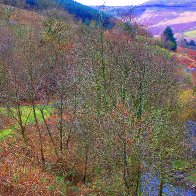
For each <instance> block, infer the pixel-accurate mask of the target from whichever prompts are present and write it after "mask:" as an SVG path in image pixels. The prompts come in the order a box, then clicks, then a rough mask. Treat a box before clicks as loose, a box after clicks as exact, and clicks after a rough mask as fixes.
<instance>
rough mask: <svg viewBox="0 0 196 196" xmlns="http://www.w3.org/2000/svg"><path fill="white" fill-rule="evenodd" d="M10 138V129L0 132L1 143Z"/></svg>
mask: <svg viewBox="0 0 196 196" xmlns="http://www.w3.org/2000/svg"><path fill="white" fill-rule="evenodd" d="M11 136H12V132H11V130H10V129H5V130H0V141H3V140H5V139H6V138H8V137H11Z"/></svg>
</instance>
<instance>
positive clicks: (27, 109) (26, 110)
mask: <svg viewBox="0 0 196 196" xmlns="http://www.w3.org/2000/svg"><path fill="white" fill-rule="evenodd" d="M41 107H42V106H40V105H38V106H36V109H35V112H36V116H37V120H38V122H39V123H41V122H42V121H43V118H42V114H41V111H40V108H41ZM20 110H21V114H22V122H23V124H34V123H35V119H34V114H33V109H32V107H31V106H21V107H20ZM43 111H44V116H45V118H48V117H49V116H50V115H51V114H52V113H53V112H54V108H53V107H50V106H44V107H43ZM0 114H2V115H4V116H7V117H10V118H17V110H16V108H10V110H7V109H5V108H0Z"/></svg>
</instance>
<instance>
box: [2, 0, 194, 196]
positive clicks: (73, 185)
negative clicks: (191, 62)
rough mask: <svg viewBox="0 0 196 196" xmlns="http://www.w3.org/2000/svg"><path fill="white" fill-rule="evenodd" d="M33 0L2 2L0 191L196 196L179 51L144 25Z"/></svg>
mask: <svg viewBox="0 0 196 196" xmlns="http://www.w3.org/2000/svg"><path fill="white" fill-rule="evenodd" d="M46 1H47V0H46ZM10 2H12V3H13V1H10ZM28 2H29V3H30V4H28V6H27V4H23V6H24V7H23V9H19V8H18V7H19V6H18V7H13V6H14V5H15V4H13V5H12V7H11V6H8V5H5V4H4V5H1V4H0V195H3V196H4V195H5V196H12V195H19V196H20V195H21V196H23V195H29V196H31V195H41V196H42V195H43V196H49V195H51V196H61V195H62V196H79V195H84V196H87V195H89V196H90V195H103V196H110V195H127V196H128V195H133V196H135V195H158V194H159V193H163V194H164V195H176V193H177V194H179V195H187V194H188V195H191V196H194V195H195V193H196V190H195V183H196V179H195V175H196V173H195V165H196V162H195V159H194V158H193V157H194V155H195V151H192V148H193V147H194V143H193V142H192V141H189V140H191V139H192V138H193V137H192V135H190V136H189V135H188V138H187V133H188V132H191V133H192V131H191V129H190V130H189V128H187V129H188V130H187V129H185V124H186V122H187V121H191V120H194V119H195V115H196V113H195V108H196V107H194V106H195V102H194V89H192V84H190V80H187V79H186V77H185V79H184V80H178V78H179V74H177V73H176V72H177V71H178V69H180V68H181V67H180V66H179V63H178V61H177V60H178V59H177V58H176V55H177V54H176V53H172V52H171V51H168V50H166V49H164V48H162V47H161V43H159V40H156V39H154V38H153V37H152V36H149V35H148V34H147V33H146V32H145V31H144V30H143V28H142V27H140V26H139V25H136V24H135V25H129V24H124V23H118V25H116V26H115V27H114V28H111V29H106V28H103V26H97V25H96V24H95V23H91V25H85V24H84V23H82V22H81V21H78V20H76V18H75V17H76V16H74V15H71V14H70V12H69V13H68V12H67V11H65V9H62V6H60V8H61V9H59V7H58V6H57V7H53V6H52V7H47V9H46V8H43V7H40V4H39V6H37V5H36V4H35V3H33V2H34V1H28ZM39 2H45V1H39ZM47 2H49V1H47ZM15 3H21V1H19V0H18V1H15ZM42 5H43V4H42ZM20 6H21V7H22V4H20ZM26 6H27V7H26ZM74 10H75V9H74ZM175 54H176V55H175ZM189 54H192V53H191V52H190V51H189ZM193 54H194V53H193ZM191 59H192V57H191ZM183 66H186V65H183ZM181 70H182V71H184V70H183V69H181ZM181 70H180V71H181ZM183 73H184V72H183ZM188 79H189V78H188ZM190 127H191V124H190ZM159 174H160V175H159ZM179 178H180V180H179Z"/></svg>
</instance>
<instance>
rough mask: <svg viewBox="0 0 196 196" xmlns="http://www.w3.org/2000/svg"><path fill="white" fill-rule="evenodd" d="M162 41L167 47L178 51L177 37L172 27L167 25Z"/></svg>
mask: <svg viewBox="0 0 196 196" xmlns="http://www.w3.org/2000/svg"><path fill="white" fill-rule="evenodd" d="M162 41H163V43H164V46H165V48H167V49H169V50H172V51H176V49H177V43H176V38H175V37H174V33H173V31H172V29H171V27H169V26H168V27H167V28H166V29H165V30H164V32H163V34H162Z"/></svg>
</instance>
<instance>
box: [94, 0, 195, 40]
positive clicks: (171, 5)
mask: <svg viewBox="0 0 196 196" xmlns="http://www.w3.org/2000/svg"><path fill="white" fill-rule="evenodd" d="M96 8H97V9H101V8H100V7H96ZM105 10H106V12H108V13H109V14H111V15H113V16H115V17H117V18H121V16H123V19H125V20H126V19H127V20H128V19H129V18H130V15H134V16H135V19H136V21H137V22H139V23H140V24H143V25H146V26H147V28H148V29H149V30H150V31H151V32H152V33H153V35H155V36H159V35H160V34H161V33H162V32H163V30H164V29H165V28H166V27H167V26H171V27H172V29H173V30H174V32H175V34H176V36H177V37H182V36H183V37H184V38H187V39H188V40H190V39H195V40H196V31H195V29H196V0H150V1H147V2H146V3H144V4H141V5H139V6H135V7H131V6H130V7H129V6H125V7H111V6H110V7H106V8H105Z"/></svg>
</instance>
